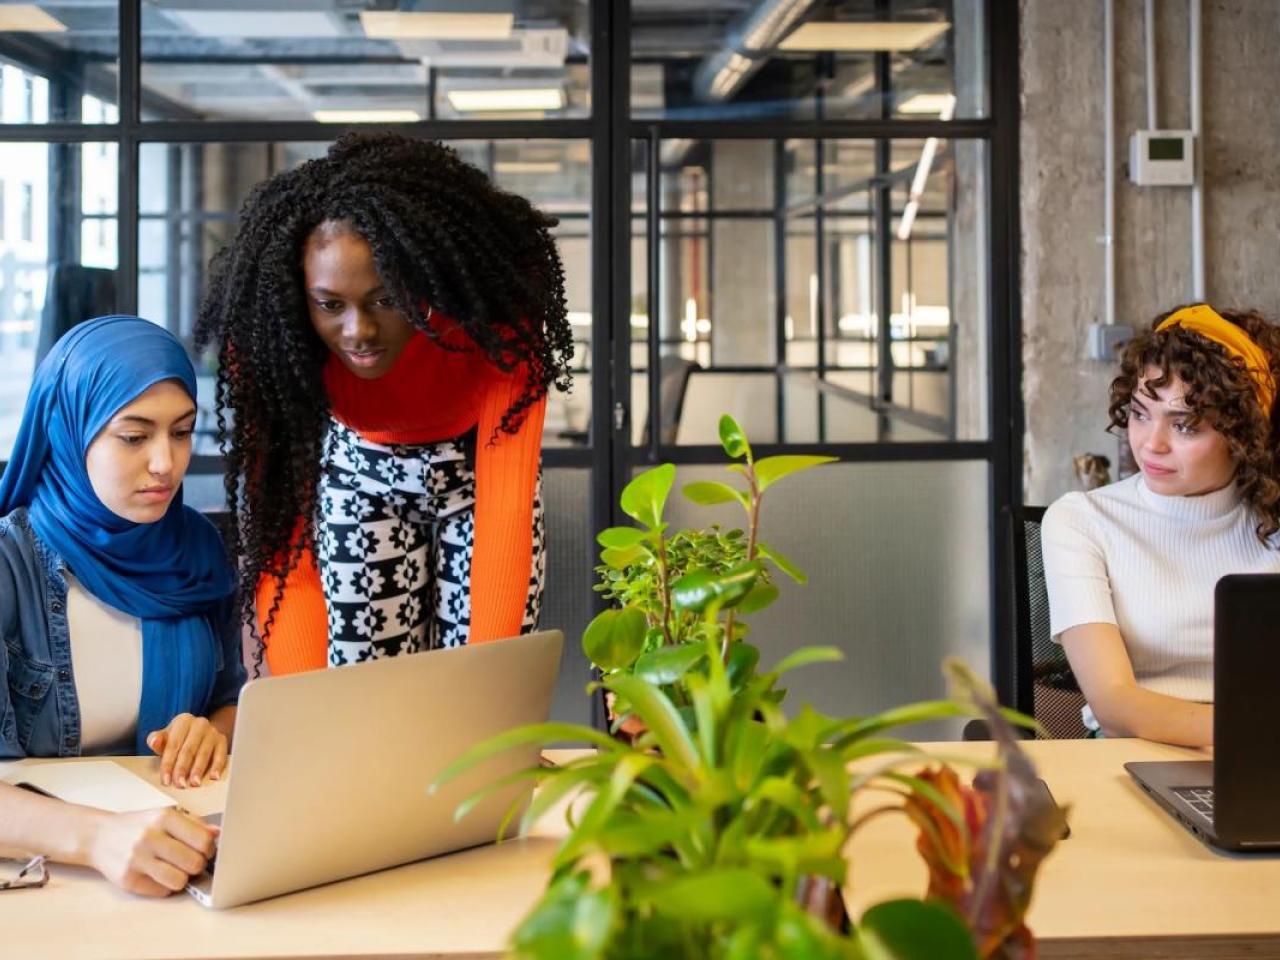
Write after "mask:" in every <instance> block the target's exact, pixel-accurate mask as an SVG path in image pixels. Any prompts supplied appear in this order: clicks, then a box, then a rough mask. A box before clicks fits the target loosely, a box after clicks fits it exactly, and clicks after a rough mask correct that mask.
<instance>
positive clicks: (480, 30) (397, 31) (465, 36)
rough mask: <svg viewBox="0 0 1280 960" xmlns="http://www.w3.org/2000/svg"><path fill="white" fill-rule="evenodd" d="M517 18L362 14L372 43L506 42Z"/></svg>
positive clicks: (385, 12)
mask: <svg viewBox="0 0 1280 960" xmlns="http://www.w3.org/2000/svg"><path fill="white" fill-rule="evenodd" d="M515 19H516V18H515V15H514V14H511V13H414V12H404V13H402V12H399V11H395V10H362V11H360V26H362V27H363V28H364V35H365V36H366V37H369V38H370V39H371V40H409V39H419V40H421V39H431V40H506V39H507V38H508V37H510V36H511V31H512V28H513V27H514V26H515Z"/></svg>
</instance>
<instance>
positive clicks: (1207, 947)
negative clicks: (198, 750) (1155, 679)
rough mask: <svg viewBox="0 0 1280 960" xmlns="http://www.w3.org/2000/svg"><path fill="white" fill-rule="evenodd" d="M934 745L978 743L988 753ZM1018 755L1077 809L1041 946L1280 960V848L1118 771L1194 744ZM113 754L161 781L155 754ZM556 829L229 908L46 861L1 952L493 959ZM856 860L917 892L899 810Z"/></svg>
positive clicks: (874, 826)
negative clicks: (1243, 851) (1213, 836)
mask: <svg viewBox="0 0 1280 960" xmlns="http://www.w3.org/2000/svg"><path fill="white" fill-rule="evenodd" d="M935 746H936V747H937V748H938V749H939V750H944V751H946V752H948V753H954V754H966V755H972V756H982V755H984V754H985V753H986V752H988V751H989V750H990V749H991V747H990V745H989V744H955V743H952V744H937V745H935ZM1028 751H1029V752H1030V753H1031V754H1032V755H1033V756H1034V757H1035V759H1036V760H1037V762H1038V763H1039V765H1040V769H1041V773H1042V775H1043V776H1044V777H1045V779H1046V780H1047V781H1048V782H1049V785H1050V787H1051V788H1052V790H1053V793H1054V795H1055V796H1056V797H1057V799H1058V800H1059V802H1061V803H1066V804H1071V806H1072V811H1071V824H1072V836H1071V838H1070V839H1069V840H1066V841H1064V842H1063V843H1062V844H1061V845H1059V847H1058V848H1057V850H1055V852H1054V854H1053V855H1052V857H1050V859H1049V860H1048V861H1047V862H1046V863H1045V865H1044V867H1043V868H1042V870H1041V874H1040V879H1039V884H1038V886H1037V890H1036V897H1035V902H1034V904H1033V906H1032V912H1031V925H1032V929H1034V930H1035V932H1036V934H1037V936H1038V937H1039V938H1040V948H1041V956H1042V957H1045V958H1061V957H1081V958H1094V957H1103V956H1105V957H1143V958H1188V957H1196V958H1205V960H1210V958H1211V960H1235V958H1245V957H1248V958H1253V960H1256V958H1266V957H1270V958H1280V857H1275V856H1264V857H1258V856H1253V857H1243V856H1225V855H1221V854H1217V853H1213V852H1211V851H1210V850H1208V849H1207V848H1206V847H1204V846H1202V845H1201V844H1200V843H1199V842H1198V841H1196V840H1195V839H1194V838H1193V837H1192V836H1191V835H1190V834H1188V833H1186V832H1185V831H1184V830H1183V829H1182V828H1181V827H1180V826H1178V825H1177V824H1176V823H1175V822H1174V821H1173V820H1172V819H1171V818H1169V817H1167V816H1166V815H1165V814H1164V813H1163V812H1162V811H1160V810H1159V809H1158V808H1156V807H1155V805H1154V804H1153V803H1151V802H1150V801H1149V800H1147V799H1146V797H1145V796H1144V795H1142V794H1141V793H1140V792H1139V791H1138V789H1137V787H1135V786H1134V785H1133V784H1132V783H1130V781H1129V777H1128V775H1127V774H1126V773H1125V772H1124V770H1123V768H1122V764H1123V763H1124V762H1125V761H1127V760H1148V759H1182V758H1192V757H1195V756H1196V754H1195V753H1193V752H1192V751H1187V750H1179V749H1177V748H1174V747H1162V746H1157V745H1154V744H1147V743H1142V742H1140V741H1133V740H1108V741H1088V740H1079V741H1077V740H1063V741H1047V742H1042V743H1033V744H1030V745H1029V746H1028ZM121 762H122V763H124V764H125V765H126V766H128V767H129V768H130V769H132V770H134V771H135V772H137V773H140V774H141V775H143V776H145V777H147V778H148V779H149V780H151V782H153V783H155V782H156V777H155V773H156V762H155V761H154V760H149V759H132V758H130V759H125V760H122V761H121ZM224 790H225V786H220V785H219V786H214V787H212V788H206V787H202V788H200V789H199V790H188V791H176V792H173V791H171V792H172V793H173V795H174V796H179V797H181V799H182V801H183V803H184V805H186V806H187V807H188V808H190V809H192V810H194V811H195V812H199V813H204V812H210V811H211V810H216V809H219V808H220V806H221V803H222V797H223V796H224V794H223V791H224ZM554 829H555V828H554V825H550V829H548V830H547V831H546V833H545V835H543V836H540V837H537V838H534V839H532V840H529V841H525V842H517V843H512V844H506V845H503V846H501V847H485V848H481V849H478V850H472V851H467V852H464V853H459V854H454V855H452V856H448V857H440V858H438V859H435V860H429V861H425V862H422V863H417V864H411V865H409V866H406V867H400V868H398V869H395V870H388V871H384V872H382V873H378V874H373V875H371V876H367V877H359V878H356V879H354V880H348V881H345V882H342V883H336V884H331V885H329V886H326V887H320V888H317V889H315V890H308V891H303V892H301V893H296V894H292V895H290V896H285V897H278V898H276V899H274V900H267V901H263V902H261V903H256V904H250V905H248V906H244V907H237V908H235V909H233V910H226V911H213V910H206V909H204V908H203V907H201V906H199V905H198V904H197V903H196V902H195V901H194V900H192V899H191V898H190V897H187V896H185V895H184V896H174V897H170V898H169V899H167V900H163V901H154V900H144V899H141V898H135V897H131V896H129V895H127V894H123V893H120V892H118V891H116V890H115V889H114V888H113V887H111V886H110V885H109V884H107V883H106V882H105V881H103V880H102V879H101V878H99V877H97V876H96V875H95V874H93V873H91V872H89V871H85V870H76V869H73V868H70V867H65V866H61V865H57V864H55V865H54V866H53V868H52V870H53V879H52V880H51V881H50V883H49V885H48V886H47V887H45V888H44V889H41V890H22V891H10V892H4V893H0V945H2V950H0V952H2V953H3V956H4V957H5V960H9V958H14V960H18V958H22V960H26V958H28V957H30V958H32V960H62V958H70V960H91V958H92V960H98V958H106V957H113V958H119V957H136V958H139V960H151V958H159V957H185V958H192V960H197V958H198V960H210V958H243V957H292V958H338V957H381V958H397V960H405V958H409V957H431V958H436V957H489V956H500V955H501V952H502V947H503V944H504V943H505V942H506V940H507V937H508V936H509V934H510V932H511V930H512V929H513V928H514V927H515V925H516V924H517V923H518V922H519V920H520V918H521V917H522V916H523V915H524V914H525V912H526V911H527V910H528V908H529V907H530V906H531V905H532V904H533V903H534V901H535V900H536V899H537V897H538V895H539V894H540V893H541V891H542V888H543V885H544V883H545V881H546V876H547V865H548V863H549V861H550V858H551V855H552V852H553V850H554V847H555V840H554V839H553V834H554ZM850 855H851V857H852V873H851V880H852V886H851V888H850V890H849V891H848V896H849V902H850V904H851V906H852V907H853V908H854V912H855V913H856V912H857V911H859V910H861V909H862V908H864V907H865V906H868V905H870V904H872V903H876V902H879V901H880V900H884V899H887V898H890V897H894V896H902V895H907V896H918V895H919V894H920V892H921V891H922V890H923V889H924V882H925V874H924V869H923V867H922V866H921V865H920V863H919V860H918V858H917V857H916V856H915V854H914V835H913V833H912V830H911V828H910V825H909V824H907V822H906V821H905V819H903V818H885V819H880V820H878V821H872V823H871V824H870V825H869V826H868V827H867V829H866V830H865V832H863V833H862V834H860V835H859V837H858V838H856V839H855V840H854V842H853V844H852V845H851V850H850Z"/></svg>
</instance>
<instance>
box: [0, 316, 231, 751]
mask: <svg viewBox="0 0 1280 960" xmlns="http://www.w3.org/2000/svg"><path fill="white" fill-rule="evenodd" d="M162 380H177V381H179V382H180V383H182V385H183V386H184V387H186V390H187V393H188V394H190V396H191V399H192V401H193V402H194V400H195V397H196V376H195V370H194V369H193V368H192V366H191V361H190V360H189V359H187V355H186V352H185V351H184V350H183V349H182V345H181V344H180V343H179V342H178V341H177V339H175V338H174V336H173V335H172V334H170V333H169V332H168V331H166V330H164V329H162V328H161V327H158V326H156V325H155V324H154V323H150V322H149V321H146V320H142V319H140V318H138V317H99V318H98V319H96V320H89V321H87V322H85V323H82V324H79V325H77V326H76V327H74V328H72V330H71V331H70V332H69V333H67V334H66V335H65V336H64V337H63V338H62V339H61V340H59V341H58V342H57V344H55V346H54V348H53V349H52V350H51V351H50V352H49V354H48V355H47V356H46V357H45V359H44V361H43V362H42V363H41V364H40V367H39V369H37V370H36V375H35V379H34V382H33V383H32V385H31V392H30V394H28V396H27V406H26V409H25V410H24V412H23V414H22V424H21V426H20V427H19V428H18V438H17V441H16V442H15V443H14V447H13V455H12V458H11V459H10V461H9V465H8V467H6V468H5V471H4V476H3V477H0V515H4V514H6V513H9V512H10V511H11V510H14V509H16V508H17V507H22V506H26V507H28V509H29V514H30V518H31V526H32V528H33V529H34V530H35V532H36V534H37V535H38V536H39V537H40V538H41V539H42V540H43V541H44V542H45V543H47V544H48V545H49V546H50V547H52V548H53V550H54V551H56V552H57V553H58V554H59V555H60V556H61V557H62V559H63V560H64V561H65V562H66V564H67V566H68V567H69V568H70V570H71V572H72V573H73V574H74V575H75V576H76V578H77V579H78V580H79V581H80V583H81V584H82V585H83V586H84V589H85V590H87V591H88V592H89V593H90V594H92V595H93V596H94V597H96V598H97V599H99V600H101V601H102V602H103V603H106V604H109V605H110V606H112V607H115V608H116V609H117V610H122V611H123V612H125V613H127V614H130V615H131V616H135V617H138V618H139V619H141V621H142V701H141V703H140V704H139V715H138V734H137V740H136V744H135V746H136V750H137V752H138V753H139V754H144V753H147V752H149V751H148V750H147V746H146V736H147V734H148V733H150V732H151V731H153V730H160V729H163V728H164V727H166V726H167V725H168V723H169V721H170V720H172V719H173V718H174V717H175V716H176V715H177V714H179V713H193V714H196V715H200V714H201V713H203V711H204V709H205V707H206V705H207V704H208V702H209V697H210V695H211V694H212V692H213V684H214V680H215V677H216V675H217V655H218V654H217V650H218V647H217V638H216V637H215V636H214V630H213V626H212V623H213V620H212V616H213V614H214V612H215V611H216V610H217V608H218V606H219V604H220V603H221V602H222V601H224V600H226V598H228V597H229V596H230V595H231V593H232V592H233V590H234V586H235V584H234V581H233V577H232V570H231V565H230V563H229V562H228V560H227V555H226V550H225V548H224V547H223V545H222V540H221V538H220V537H219V535H218V532H217V530H216V529H215V528H214V526H213V524H211V523H210V522H209V521H208V520H206V519H205V518H204V517H202V516H201V515H200V514H199V513H197V512H196V511H195V510H192V509H191V508H189V507H186V506H183V503H182V490H181V488H179V490H178V492H177V494H176V495H175V496H174V498H173V502H172V503H171V504H170V505H169V509H168V511H167V512H166V513H165V515H164V517H162V518H161V519H160V520H158V521H156V522H155V523H134V522H133V521H131V520H126V519H124V518H123V517H120V516H118V515H116V514H115V513H113V512H112V511H111V510H108V509H107V507H106V506H105V505H104V504H103V503H102V501H101V500H99V499H98V496H97V494H95V493H94V491H93V486H92V484H91V483H90V481H89V474H88V470H87V469H86V467H85V455H86V454H87V452H88V450H89V445H90V444H91V443H92V442H93V440H94V438H95V437H96V436H97V435H98V433H99V431H101V430H102V428H103V427H104V426H106V424H107V423H108V422H109V421H110V420H111V419H112V417H114V416H115V415H116V414H117V413H118V412H119V411H120V409H121V408H122V407H124V406H126V405H127V404H129V403H131V402H132V401H133V400H135V399H137V397H138V396H140V395H141V394H142V393H143V392H145V391H146V390H147V389H148V388H149V387H152V386H154V385H155V384H157V383H159V382H161V381H162Z"/></svg>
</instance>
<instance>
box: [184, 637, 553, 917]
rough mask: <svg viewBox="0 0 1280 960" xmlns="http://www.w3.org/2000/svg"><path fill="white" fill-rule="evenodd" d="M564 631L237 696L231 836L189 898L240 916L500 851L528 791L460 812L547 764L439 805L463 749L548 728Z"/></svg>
mask: <svg viewBox="0 0 1280 960" xmlns="http://www.w3.org/2000/svg"><path fill="white" fill-rule="evenodd" d="M563 641H564V638H563V637H562V635H561V634H560V632H559V631H546V632H542V633H533V634H529V635H528V636H523V637H516V638H514V639H511V640H503V641H499V642H496V643H484V644H477V645H476V646H473V647H458V648H454V649H449V650H437V651H432V652H429V653H416V654H410V655H407V656H400V657H392V658H390V659H385V660H375V661H370V662H368V663H362V664H356V665H354V666H347V667H341V668H339V669H336V670H319V671H315V672H312V673H301V674H295V675H292V676H287V677H265V678H262V679H260V680H254V681H251V682H250V683H249V684H248V685H247V686H246V687H245V688H244V691H243V693H242V694H241V697H240V708H239V711H238V712H237V714H236V728H235V738H234V741H233V744H232V747H233V750H232V762H231V773H230V779H229V781H228V783H227V802H226V807H225V808H224V810H223V813H222V819H221V826H222V834H221V837H220V838H219V841H218V851H217V855H216V858H215V860H214V861H213V865H212V869H211V871H210V872H208V873H205V874H204V875H202V876H200V877H197V878H194V879H193V880H192V882H191V883H190V884H189V885H188V886H187V890H188V892H190V893H191V894H192V895H193V896H194V897H195V898H196V899H197V900H199V901H200V902H201V903H203V904H204V905H205V906H208V907H215V908H221V907H234V906H237V905H239V904H242V903H249V902H250V901H253V900H261V899H263V898H265V897H274V896H277V895H279V894H282V893H290V892H292V891H295V890H301V889H304V888H306V887H313V886H316V885H318V884H322V883H328V882H330V881H333V880H341V879H344V878H346V877H354V876H357V875H358V874H362V873H370V872H372V871H374V870H382V869H384V868H386V867H392V866H396V865H397V864H402V863H409V862H411V861H414V860H421V859H423V858H425V857H431V856H435V855H436V854H441V853H448V852H451V851H454V850H461V849H463V848H465V847H472V846H477V845H479V844H484V843H491V842H493V840H495V839H496V837H497V832H498V827H499V825H500V823H501V821H502V817H503V816H504V815H505V813H506V812H507V809H508V808H509V807H510V805H511V804H512V802H513V801H514V800H515V799H516V798H517V797H518V795H519V791H520V785H519V784H514V785H512V787H511V788H510V789H504V790H499V791H496V792H495V794H494V795H493V796H492V797H490V798H489V799H488V800H487V801H486V802H484V803H482V804H481V805H480V806H479V807H477V808H476V809H475V810H474V811H473V812H472V813H471V814H469V815H468V816H467V817H465V818H464V819H463V820H462V821H461V822H460V823H458V822H455V821H454V818H453V812H454V810H455V808H456V807H457V806H458V804H459V803H460V802H461V801H462V800H463V799H465V798H466V797H468V796H470V795H471V794H472V793H474V792H475V791H476V790H477V789H479V788H481V787H483V786H485V785H486V784H489V783H493V782H494V781H495V780H497V779H498V778H499V777H501V776H503V775H505V774H507V773H511V772H513V771H515V770H518V769H520V768H521V767H527V766H532V765H534V764H536V763H537V762H538V753H539V750H538V747H537V746H530V747H527V748H521V749H517V750H512V751H509V752H507V753H506V754H504V755H502V756H500V757H495V758H494V759H493V760H492V761H489V762H487V763H485V764H483V765H481V766H480V767H477V768H476V769H474V770H472V771H471V772H469V773H468V774H467V775H465V776H462V777H460V778H458V779H457V780H455V781H452V782H450V783H449V784H447V785H446V786H445V787H443V788H442V789H441V790H440V791H438V792H437V793H435V794H429V793H428V792H427V786H428V784H430V783H431V782H432V781H433V780H434V779H435V778H436V775H437V774H439V773H440V771H441V770H443V769H444V768H445V767H446V766H447V765H448V764H449V763H451V762H452V761H453V760H455V759H456V758H457V757H458V756H460V755H461V754H462V753H463V752H464V751H465V750H467V749H468V748H469V747H471V746H473V745H474V744H477V743H479V742H480V741H482V740H485V739H488V738H489V737H492V736H494V735H495V734H498V733H501V732H502V731H505V730H509V729H511V728H512V727H515V726H519V725H521V724H526V723H539V722H542V721H544V720H546V719H547V715H548V713H549V711H550V707H551V696H552V693H553V691H554V689H555V683H556V676H557V673H558V671H559V663H560V649H561V646H562V645H563Z"/></svg>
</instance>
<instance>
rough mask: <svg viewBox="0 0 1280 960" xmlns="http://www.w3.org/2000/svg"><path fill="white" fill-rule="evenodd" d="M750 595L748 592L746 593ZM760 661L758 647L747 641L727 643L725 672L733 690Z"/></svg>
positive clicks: (747, 677)
mask: <svg viewBox="0 0 1280 960" xmlns="http://www.w3.org/2000/svg"><path fill="white" fill-rule="evenodd" d="M748 596H750V594H748ZM759 662H760V649H759V647H754V646H752V645H751V644H749V643H733V644H730V645H729V658H728V660H727V661H726V663H725V672H726V673H727V674H728V677H729V686H730V687H732V688H733V689H734V690H737V689H738V688H739V687H741V686H742V685H743V684H744V683H746V681H747V680H748V679H749V678H750V677H751V672H752V671H753V670H755V668H756V664H758V663H759Z"/></svg>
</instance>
